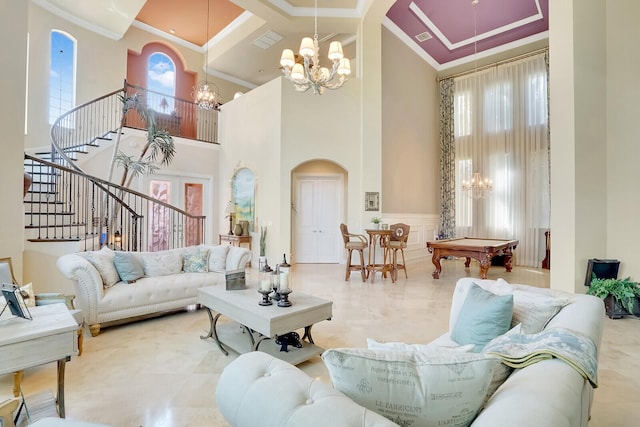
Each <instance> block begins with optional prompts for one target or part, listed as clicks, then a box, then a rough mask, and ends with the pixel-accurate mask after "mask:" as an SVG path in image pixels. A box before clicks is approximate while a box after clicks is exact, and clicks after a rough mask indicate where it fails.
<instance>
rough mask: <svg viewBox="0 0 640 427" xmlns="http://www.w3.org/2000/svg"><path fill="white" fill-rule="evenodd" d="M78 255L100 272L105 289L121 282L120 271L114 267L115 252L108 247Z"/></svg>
mask: <svg viewBox="0 0 640 427" xmlns="http://www.w3.org/2000/svg"><path fill="white" fill-rule="evenodd" d="M78 255H80V256H82V257H84V258H86V259H87V261H89V262H90V263H91V264H92V265H93V266H94V267H95V268H96V270H98V273H100V277H101V278H102V284H103V286H104V287H105V288H108V287H111V286H113V285H115V284H116V283H118V282H119V281H120V277H119V276H118V271H117V270H116V267H115V265H113V257H114V252H113V251H112V250H111V249H109V248H108V247H107V246H103V247H102V249H100V250H99V251H94V252H80V253H79V254H78Z"/></svg>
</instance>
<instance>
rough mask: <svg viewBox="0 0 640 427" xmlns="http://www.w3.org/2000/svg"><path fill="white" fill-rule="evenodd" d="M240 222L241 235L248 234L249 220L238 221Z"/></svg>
mask: <svg viewBox="0 0 640 427" xmlns="http://www.w3.org/2000/svg"><path fill="white" fill-rule="evenodd" d="M240 224H241V225H242V235H243V236H248V235H249V221H240Z"/></svg>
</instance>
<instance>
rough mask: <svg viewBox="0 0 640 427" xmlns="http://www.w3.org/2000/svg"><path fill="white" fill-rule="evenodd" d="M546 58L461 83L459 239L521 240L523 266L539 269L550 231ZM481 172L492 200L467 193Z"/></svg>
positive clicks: (517, 256)
mask: <svg viewBox="0 0 640 427" xmlns="http://www.w3.org/2000/svg"><path fill="white" fill-rule="evenodd" d="M545 56H546V53H542V54H539V55H535V56H532V57H529V58H525V59H522V60H518V61H514V62H511V63H508V64H503V65H499V66H496V67H491V68H490V69H487V70H483V71H480V72H478V73H474V74H471V75H465V76H461V77H456V78H455V79H454V81H455V90H454V133H455V180H456V187H457V188H456V189H457V191H456V192H455V206H456V208H455V223H456V227H455V228H456V236H458V237H464V236H474V237H492V238H508V239H518V240H519V241H520V244H519V246H518V248H517V249H516V251H515V252H514V262H515V264H517V265H523V266H537V267H539V266H540V264H541V260H542V259H543V258H544V255H545V239H544V232H545V231H546V230H547V229H548V226H549V209H550V206H549V205H550V201H549V166H548V165H549V150H548V148H549V136H548V116H547V108H548V105H547V104H548V101H547V66H546V58H545ZM474 172H479V173H480V174H481V175H482V177H483V178H489V179H491V180H492V181H493V190H492V191H491V192H490V193H489V194H488V195H487V197H485V198H481V199H477V200H475V199H473V198H471V197H469V196H468V195H467V194H466V193H465V192H464V191H462V189H461V187H460V183H461V182H462V180H470V179H471V177H472V176H473V173H474Z"/></svg>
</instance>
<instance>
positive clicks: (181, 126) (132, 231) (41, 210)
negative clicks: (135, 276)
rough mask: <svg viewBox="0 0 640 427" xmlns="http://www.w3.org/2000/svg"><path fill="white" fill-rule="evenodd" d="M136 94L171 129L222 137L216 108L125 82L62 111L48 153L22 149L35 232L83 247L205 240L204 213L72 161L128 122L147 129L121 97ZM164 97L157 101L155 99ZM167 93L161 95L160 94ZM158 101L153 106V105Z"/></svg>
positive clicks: (206, 138)
mask: <svg viewBox="0 0 640 427" xmlns="http://www.w3.org/2000/svg"><path fill="white" fill-rule="evenodd" d="M134 93H137V94H138V97H139V99H140V100H142V101H143V102H146V105H147V107H148V108H150V107H151V106H152V104H153V103H155V102H158V103H159V104H158V105H161V106H165V107H166V108H171V110H170V112H168V113H166V112H162V113H160V112H157V111H156V113H155V119H156V124H157V126H158V127H159V128H165V129H166V130H168V131H169V133H170V134H171V135H173V136H181V137H185V138H194V139H198V140H200V141H203V142H208V143H217V142H216V141H217V119H218V112H217V111H216V110H211V111H201V110H199V109H197V108H196V106H195V104H193V103H192V102H189V101H185V100H181V99H178V98H171V97H168V96H166V95H162V94H159V93H157V92H152V91H148V90H146V89H144V88H141V87H136V86H132V85H129V84H127V82H126V81H125V85H124V88H123V89H119V90H116V91H114V92H111V93H109V94H107V95H104V96H102V97H100V98H97V99H95V100H93V101H91V102H88V103H85V104H83V105H80V106H78V107H76V108H74V109H72V110H70V111H69V112H67V113H65V114H64V115H63V116H61V117H60V118H58V120H56V122H55V123H54V124H53V126H52V127H51V144H52V150H51V159H52V161H51V162H49V161H46V160H43V159H39V158H36V157H32V156H28V155H25V170H26V171H27V172H29V173H31V174H32V175H33V176H34V180H33V185H32V188H31V190H30V191H29V193H28V195H27V196H26V198H25V204H26V212H27V214H26V215H27V221H26V223H27V228H33V229H37V237H36V238H34V239H30V240H46V241H58V240H80V241H82V242H83V245H84V246H83V249H84V250H94V249H96V248H99V247H101V246H102V245H109V246H111V247H114V248H117V249H123V250H132V251H141V250H149V251H155V250H162V249H171V248H174V247H183V246H190V245H195V244H199V243H203V242H204V235H205V234H204V233H205V217H204V216H194V215H191V214H189V213H187V212H185V211H183V210H181V209H178V208H176V207H174V206H172V205H170V204H168V203H165V202H162V201H159V200H156V199H153V198H151V197H149V196H147V195H145V194H142V193H139V192H136V191H133V190H130V189H129V188H126V187H121V186H119V185H115V184H113V183H111V182H108V181H105V180H102V179H99V178H97V177H93V176H91V175H88V174H86V173H85V172H84V171H83V170H82V169H81V168H80V167H78V165H77V164H76V163H75V161H74V160H75V159H76V158H77V155H78V153H82V152H87V151H88V147H90V146H93V145H98V144H99V143H100V141H102V140H105V141H106V140H112V139H114V138H115V137H116V136H117V134H118V132H119V131H120V128H121V127H123V126H126V127H133V128H137V129H144V130H146V123H145V122H144V121H142V120H140V119H139V117H138V116H137V115H136V113H135V112H130V113H127V115H126V116H124V117H123V114H122V111H123V106H124V104H123V99H124V98H123V97H125V94H126V95H133V94H134ZM158 100H159V101H158ZM163 100H164V101H163ZM153 108H154V109H155V107H153Z"/></svg>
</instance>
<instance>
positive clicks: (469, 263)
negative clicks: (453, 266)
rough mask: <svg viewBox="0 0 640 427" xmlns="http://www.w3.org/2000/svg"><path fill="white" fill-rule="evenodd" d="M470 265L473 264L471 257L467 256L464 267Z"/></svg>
mask: <svg viewBox="0 0 640 427" xmlns="http://www.w3.org/2000/svg"><path fill="white" fill-rule="evenodd" d="M469 265H471V258H470V257H466V261H465V262H464V267H465V268H469Z"/></svg>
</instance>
